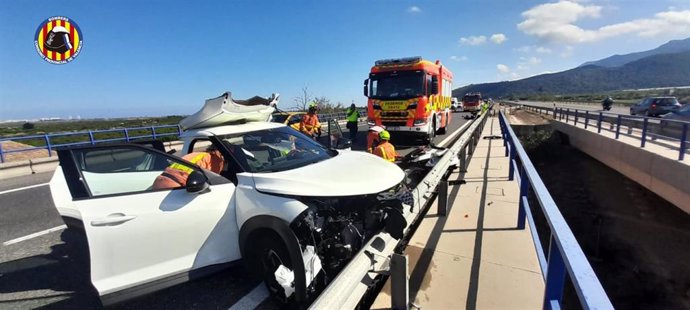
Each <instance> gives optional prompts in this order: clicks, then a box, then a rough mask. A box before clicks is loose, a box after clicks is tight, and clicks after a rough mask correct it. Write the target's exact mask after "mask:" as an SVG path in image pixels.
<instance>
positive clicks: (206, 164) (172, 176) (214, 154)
mask: <svg viewBox="0 0 690 310" xmlns="http://www.w3.org/2000/svg"><path fill="white" fill-rule="evenodd" d="M182 159H184V160H186V161H188V162H190V163H192V164H195V165H197V166H199V167H200V168H202V169H206V170H210V171H212V172H214V173H220V172H221V171H223V165H224V160H223V155H222V154H221V153H220V151H218V149H216V148H215V147H214V146H213V145H212V146H210V147H209V148H208V149H206V151H205V152H192V153H189V154H187V155H185V156H183V157H182ZM192 171H194V169H192V168H190V167H189V166H187V165H183V164H178V163H173V164H172V165H170V166H168V167H166V168H165V170H163V173H161V174H160V175H159V176H157V177H156V180H155V181H154V182H153V189H172V188H178V187H184V186H185V185H186V184H187V178H188V177H189V174H191V173H192Z"/></svg>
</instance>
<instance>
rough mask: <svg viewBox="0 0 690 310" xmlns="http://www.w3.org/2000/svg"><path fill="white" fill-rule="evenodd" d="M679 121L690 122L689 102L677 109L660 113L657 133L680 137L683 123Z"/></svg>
mask: <svg viewBox="0 0 690 310" xmlns="http://www.w3.org/2000/svg"><path fill="white" fill-rule="evenodd" d="M675 121H680V122H675ZM681 122H690V104H686V105H684V106H682V107H681V108H680V109H678V110H675V111H673V112H671V113H667V114H664V115H662V116H661V122H660V123H659V132H658V133H659V134H661V135H664V136H668V137H673V138H676V139H680V138H681V137H682V136H683V123H681Z"/></svg>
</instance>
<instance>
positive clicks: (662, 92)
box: [505, 88, 690, 105]
mask: <svg viewBox="0 0 690 310" xmlns="http://www.w3.org/2000/svg"><path fill="white" fill-rule="evenodd" d="M606 96H611V97H612V98H613V99H614V100H615V102H616V104H622V105H631V104H634V103H637V102H640V101H641V100H642V99H644V98H646V97H656V96H675V97H677V98H678V101H680V102H682V103H690V89H688V88H681V89H658V90H633V91H612V92H598V93H590V94H574V95H550V94H532V95H525V96H519V97H518V96H508V97H506V98H505V99H508V100H516V99H518V100H525V101H547V102H550V101H555V102H588V103H601V101H602V100H604V98H606Z"/></svg>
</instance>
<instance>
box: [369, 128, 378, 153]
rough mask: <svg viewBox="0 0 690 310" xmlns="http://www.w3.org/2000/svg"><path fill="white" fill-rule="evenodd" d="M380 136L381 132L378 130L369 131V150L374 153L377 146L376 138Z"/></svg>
mask: <svg viewBox="0 0 690 310" xmlns="http://www.w3.org/2000/svg"><path fill="white" fill-rule="evenodd" d="M378 138H379V133H378V132H376V131H369V133H368V134H367V152H369V153H373V152H374V149H373V148H374V146H376V139H378Z"/></svg>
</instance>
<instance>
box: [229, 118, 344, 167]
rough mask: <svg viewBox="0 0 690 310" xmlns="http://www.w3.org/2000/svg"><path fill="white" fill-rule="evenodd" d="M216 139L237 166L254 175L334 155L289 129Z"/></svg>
mask: <svg viewBox="0 0 690 310" xmlns="http://www.w3.org/2000/svg"><path fill="white" fill-rule="evenodd" d="M219 138H220V139H221V140H222V141H223V144H224V146H225V147H226V148H227V149H228V151H229V152H230V153H231V154H232V156H233V157H234V158H235V160H236V161H237V162H238V163H239V164H240V166H242V168H243V169H244V170H245V171H248V172H254V173H261V172H277V171H285V170H291V169H296V168H300V167H304V166H306V165H309V164H313V163H317V162H320V161H323V160H326V159H328V158H331V157H332V156H335V155H336V154H337V152H333V151H329V150H328V149H326V148H324V147H323V146H321V145H320V144H318V143H316V142H315V141H313V140H311V139H309V138H307V137H306V136H304V135H303V134H301V133H299V132H297V131H295V130H294V129H292V128H289V127H281V128H275V129H266V130H259V131H253V132H247V133H243V134H240V135H226V136H219Z"/></svg>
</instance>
